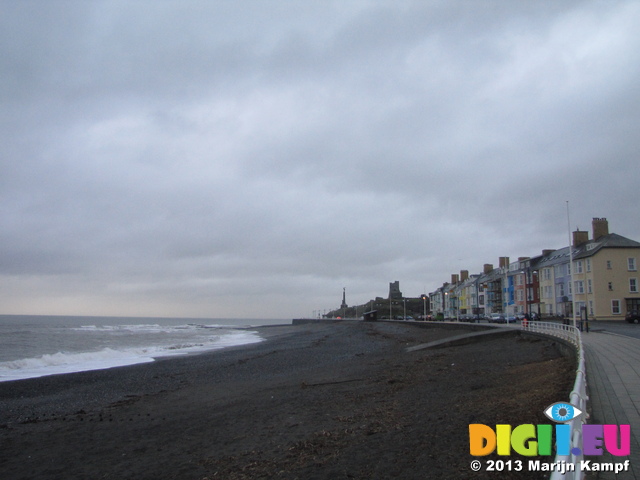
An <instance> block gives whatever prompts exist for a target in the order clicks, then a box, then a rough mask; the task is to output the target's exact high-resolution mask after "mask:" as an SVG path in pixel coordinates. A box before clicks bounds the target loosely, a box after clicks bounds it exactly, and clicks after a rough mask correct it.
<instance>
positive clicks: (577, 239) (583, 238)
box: [573, 229, 589, 247]
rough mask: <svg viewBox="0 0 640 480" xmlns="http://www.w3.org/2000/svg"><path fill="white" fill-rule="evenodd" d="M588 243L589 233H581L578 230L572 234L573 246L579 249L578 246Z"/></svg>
mask: <svg viewBox="0 0 640 480" xmlns="http://www.w3.org/2000/svg"><path fill="white" fill-rule="evenodd" d="M588 241H589V232H581V231H580V229H578V230H576V231H575V232H573V246H574V247H579V246H580V245H582V244H584V243H587V242H588Z"/></svg>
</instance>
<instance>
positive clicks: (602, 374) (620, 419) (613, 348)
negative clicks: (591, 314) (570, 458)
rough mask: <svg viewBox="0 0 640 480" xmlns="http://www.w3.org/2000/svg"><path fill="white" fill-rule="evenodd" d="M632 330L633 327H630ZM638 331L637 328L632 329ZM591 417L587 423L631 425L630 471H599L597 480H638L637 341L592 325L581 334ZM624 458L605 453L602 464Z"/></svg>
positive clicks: (639, 364) (639, 385) (639, 356)
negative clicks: (615, 472) (590, 328)
mask: <svg viewBox="0 0 640 480" xmlns="http://www.w3.org/2000/svg"><path fill="white" fill-rule="evenodd" d="M631 327H633V326H631ZM635 328H637V329H638V330H640V328H639V327H638V326H635ZM582 345H583V348H584V350H585V360H586V369H587V388H588V394H589V408H590V414H591V418H590V419H589V423H597V424H618V425H620V424H627V425H631V455H630V456H629V457H628V458H629V460H630V465H631V468H630V469H629V471H628V472H621V473H619V474H618V475H615V474H614V473H612V472H600V473H599V476H598V477H597V478H598V479H599V480H614V479H615V480H627V479H640V339H639V338H633V337H630V336H626V335H620V334H617V333H613V332H612V331H611V330H608V329H607V327H606V326H605V327H603V328H600V327H599V326H595V328H592V330H591V331H590V332H588V333H586V332H583V334H582ZM624 460H626V457H624V458H621V457H613V456H611V455H609V454H605V455H603V457H602V460H601V461H602V462H621V461H624Z"/></svg>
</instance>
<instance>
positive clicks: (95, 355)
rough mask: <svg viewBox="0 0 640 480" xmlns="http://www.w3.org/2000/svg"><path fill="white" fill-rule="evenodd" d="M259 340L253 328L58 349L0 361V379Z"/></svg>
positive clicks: (119, 363) (103, 366)
mask: <svg viewBox="0 0 640 480" xmlns="http://www.w3.org/2000/svg"><path fill="white" fill-rule="evenodd" d="M262 340H264V339H263V338H262V337H260V336H259V335H258V334H257V333H256V332H252V331H237V332H233V333H225V334H222V335H218V336H216V337H212V338H211V339H210V340H209V341H206V342H186V343H174V344H171V345H154V346H149V347H138V348H126V349H114V348H103V349H101V350H98V351H93V352H57V353H53V354H45V355H41V356H39V357H35V358H23V359H19V360H10V361H5V362H0V382H6V381H9V380H19V379H25V378H36V377H43V376H46V375H56V374H61V373H73V372H84V371H88V370H103V369H107V368H114V367H122V366H126V365H135V364H138V363H147V362H153V361H154V359H155V358H160V357H168V356H175V355H186V354H190V353H196V352H203V351H208V350H217V349H221V348H225V347H230V346H237V345H246V344H250V343H257V342H261V341H262Z"/></svg>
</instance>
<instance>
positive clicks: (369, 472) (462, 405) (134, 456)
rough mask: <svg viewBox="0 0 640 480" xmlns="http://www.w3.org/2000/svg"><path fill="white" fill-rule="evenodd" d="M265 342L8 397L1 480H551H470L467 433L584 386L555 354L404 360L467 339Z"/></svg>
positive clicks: (486, 346)
mask: <svg viewBox="0 0 640 480" xmlns="http://www.w3.org/2000/svg"><path fill="white" fill-rule="evenodd" d="M258 330H260V331H261V332H262V333H264V334H265V335H266V336H268V340H267V341H265V342H262V343H259V344H254V345H248V346H244V347H236V348H230V349H226V350H222V351H217V352H212V353H207V354H201V355H193V356H189V357H181V358H172V359H167V360H160V361H157V362H154V363H150V364H143V365H136V366H131V367H123V368H115V369H110V370H102V371H95V372H84V373H77V374H70V375H58V376H51V377H44V378H40V379H31V380H23V381H17V382H5V383H0V479H5V480H6V479H65V480H67V479H102V478H109V479H194V480H202V479H218V478H219V479H254V478H265V479H266V478H285V479H296V478H299V479H341V478H345V479H347V478H356V479H387V478H399V479H412V478H415V479H429V478H433V479H464V478H492V479H495V478H501V479H504V478H544V477H543V476H542V475H541V474H540V473H539V472H538V473H536V474H534V473H527V472H521V473H518V474H516V473H511V474H509V473H506V472H502V473H496V472H494V473H492V474H489V473H487V472H480V473H473V472H472V471H471V470H470V468H469V464H470V462H471V460H473V459H474V457H471V456H470V455H469V445H468V425H469V423H485V424H488V425H495V424H496V423H509V424H513V425H517V424H521V423H549V422H548V420H547V419H546V417H544V415H543V413H542V411H543V409H544V408H545V407H547V406H548V405H550V404H551V403H553V402H556V401H560V400H566V399H568V395H569V391H570V389H571V386H572V384H573V379H574V360H573V359H571V358H564V357H562V356H561V354H560V353H559V351H558V349H557V348H556V345H555V343H554V342H553V341H552V340H545V339H539V338H530V337H524V336H522V337H521V336H516V335H514V336H507V337H504V336H503V337H499V338H492V337H491V336H489V337H484V338H483V340H482V341H480V342H478V343H473V344H469V345H465V346H458V347H447V348H440V349H426V350H419V351H415V352H410V353H407V352H405V348H406V347H407V346H411V345H416V344H420V343H425V342H428V341H431V340H436V339H440V338H445V337H448V336H454V335H458V334H460V333H462V332H461V330H447V329H444V328H442V327H441V326H435V327H431V328H424V327H422V328H420V327H418V326H416V325H412V324H402V323H364V322H342V323H325V322H319V323H318V324H314V325H301V326H282V327H264V328H261V329H258ZM493 458H497V457H493ZM508 458H511V459H516V458H518V457H517V456H515V455H514V456H512V457H508ZM503 459H507V458H503ZM483 460H485V461H486V459H483ZM543 460H544V461H552V458H551V457H544V458H543Z"/></svg>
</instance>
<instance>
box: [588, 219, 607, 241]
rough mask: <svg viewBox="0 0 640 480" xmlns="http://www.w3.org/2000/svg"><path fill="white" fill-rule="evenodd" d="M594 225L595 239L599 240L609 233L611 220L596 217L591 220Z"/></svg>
mask: <svg viewBox="0 0 640 480" xmlns="http://www.w3.org/2000/svg"><path fill="white" fill-rule="evenodd" d="M591 226H592V227H593V239H594V240H598V239H599V238H600V237H604V236H605V235H609V222H607V219H606V218H594V219H593V221H592V222H591Z"/></svg>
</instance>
